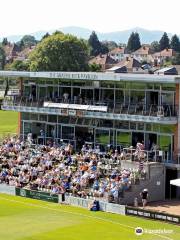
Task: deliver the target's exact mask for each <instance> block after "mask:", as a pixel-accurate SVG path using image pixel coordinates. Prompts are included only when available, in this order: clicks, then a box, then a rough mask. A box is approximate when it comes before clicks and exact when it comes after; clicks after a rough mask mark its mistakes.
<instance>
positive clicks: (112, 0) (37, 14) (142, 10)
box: [0, 0, 180, 37]
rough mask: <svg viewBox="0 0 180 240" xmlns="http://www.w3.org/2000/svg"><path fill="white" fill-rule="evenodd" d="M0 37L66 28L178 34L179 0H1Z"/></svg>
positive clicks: (179, 30) (179, 32)
mask: <svg viewBox="0 0 180 240" xmlns="http://www.w3.org/2000/svg"><path fill="white" fill-rule="evenodd" d="M0 8H1V11H0V12H1V13H0V37H5V36H9V35H21V34H28V33H33V32H36V31H41V30H45V31H47V30H54V29H58V28H60V27H66V26H79V27H85V28H89V29H91V30H96V31H99V32H113V31H121V30H127V29H131V28H134V27H141V28H145V29H149V30H162V31H167V32H171V33H173V34H174V33H177V34H180V26H179V22H180V18H179V15H180V0H171V1H166V0H149V1H145V0H129V1H128V0H7V1H6V0H0Z"/></svg>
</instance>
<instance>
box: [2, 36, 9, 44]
mask: <svg viewBox="0 0 180 240" xmlns="http://www.w3.org/2000/svg"><path fill="white" fill-rule="evenodd" d="M8 43H9V42H8V40H7V38H3V40H2V45H3V46H6V45H8Z"/></svg>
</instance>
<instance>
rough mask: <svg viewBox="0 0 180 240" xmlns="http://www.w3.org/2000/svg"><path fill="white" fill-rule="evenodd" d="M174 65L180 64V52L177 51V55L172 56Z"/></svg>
mask: <svg viewBox="0 0 180 240" xmlns="http://www.w3.org/2000/svg"><path fill="white" fill-rule="evenodd" d="M172 64H173V65H180V53H176V55H175V56H174V57H173V58H172Z"/></svg>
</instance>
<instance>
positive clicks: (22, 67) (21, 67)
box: [8, 60, 29, 71]
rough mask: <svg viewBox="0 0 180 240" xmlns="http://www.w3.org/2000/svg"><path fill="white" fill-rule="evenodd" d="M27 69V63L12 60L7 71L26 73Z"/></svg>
mask: <svg viewBox="0 0 180 240" xmlns="http://www.w3.org/2000/svg"><path fill="white" fill-rule="evenodd" d="M28 68H29V63H28V62H25V61H21V60H14V61H13V62H12V63H11V64H10V65H9V66H8V70H13V71H14V70H15V71H27V70H28Z"/></svg>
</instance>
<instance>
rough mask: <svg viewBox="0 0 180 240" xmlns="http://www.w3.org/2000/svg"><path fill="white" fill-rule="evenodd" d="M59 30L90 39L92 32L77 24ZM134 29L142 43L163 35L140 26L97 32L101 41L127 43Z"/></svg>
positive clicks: (14, 38) (13, 38)
mask: <svg viewBox="0 0 180 240" xmlns="http://www.w3.org/2000/svg"><path fill="white" fill-rule="evenodd" d="M57 30H59V31H62V32H63V33H70V34H73V35H75V36H77V37H79V38H84V39H88V38H89V35H90V34H91V32H92V30H91V29H88V28H82V27H76V26H70V27H64V28H59V29H57ZM54 31H55V30H46V31H38V32H34V33H27V34H30V35H33V36H34V37H35V38H36V39H37V40H40V39H41V38H42V36H44V35H45V34H46V33H47V32H49V33H50V34H51V33H53V32H54ZM132 31H136V32H138V33H139V35H140V38H141V43H151V42H153V41H159V40H160V38H161V37H162V35H163V31H150V30H147V29H143V28H138V27H137V28H133V29H129V30H124V31H116V32H107V33H101V32H98V31H96V33H97V35H98V37H99V40H101V41H102V40H108V41H115V42H117V43H127V41H128V38H129V35H130V34H131V32H132ZM168 36H169V37H170V38H171V37H172V33H168ZM22 37H23V35H14V36H7V38H8V40H9V41H11V42H17V41H19V40H20V39H21V38H22Z"/></svg>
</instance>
